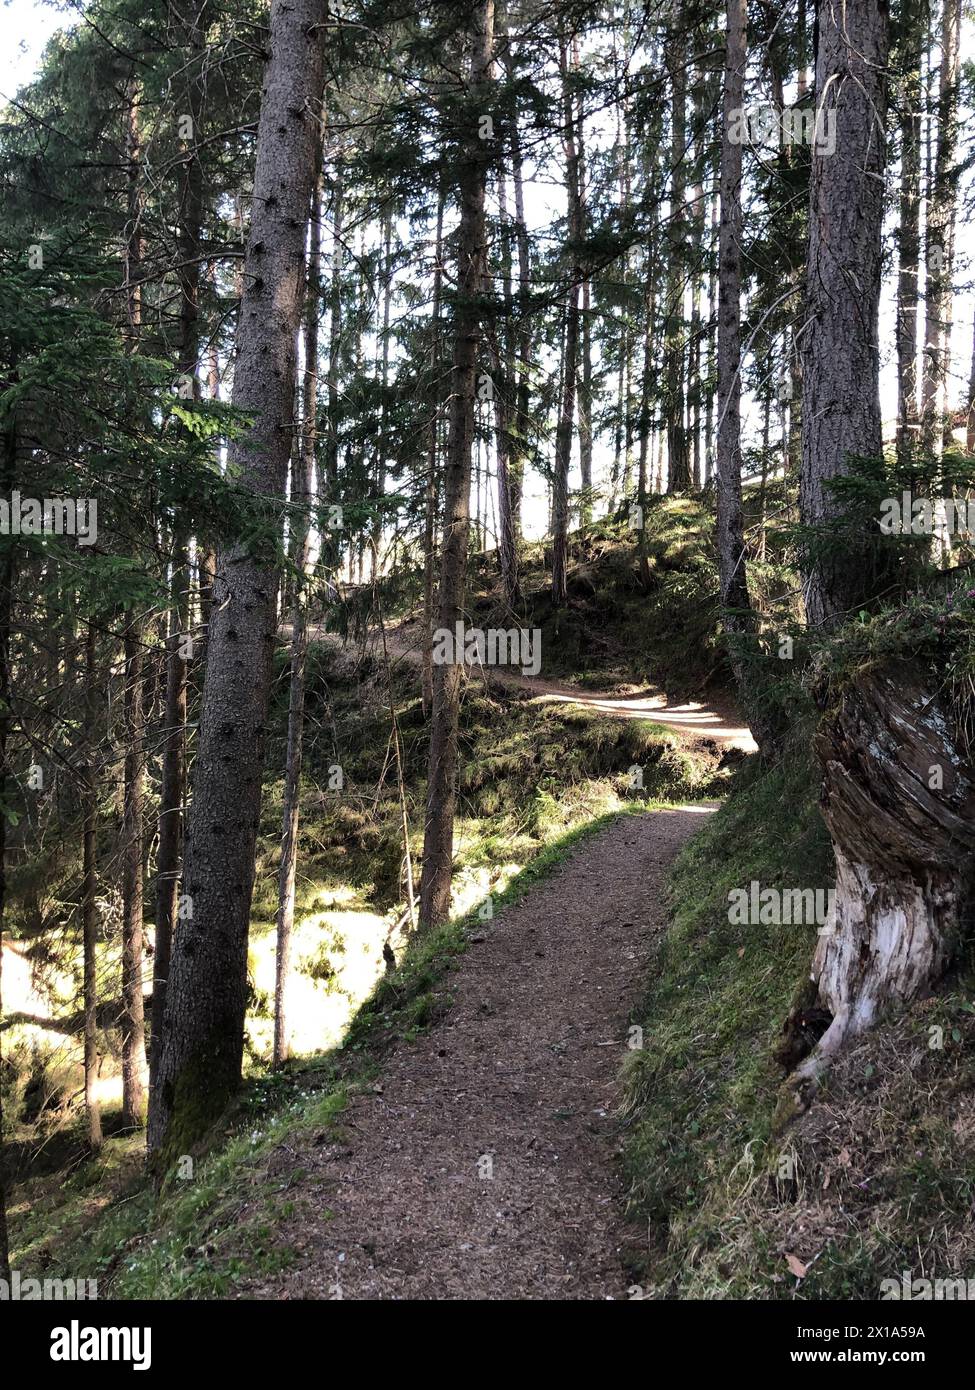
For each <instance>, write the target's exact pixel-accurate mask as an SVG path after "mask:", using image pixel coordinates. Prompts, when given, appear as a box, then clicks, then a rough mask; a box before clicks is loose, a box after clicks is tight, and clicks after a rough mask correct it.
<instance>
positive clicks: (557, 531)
mask: <svg viewBox="0 0 975 1390" xmlns="http://www.w3.org/2000/svg"><path fill="white" fill-rule="evenodd" d="M559 66H560V68H561V72H562V101H563V108H564V109H563V124H562V148H563V150H564V151H565V186H566V194H567V198H568V234H569V245H570V267H569V291H568V302H567V304H566V311H565V345H564V356H563V360H562V401H561V406H560V408H559V421H558V425H557V426H556V431H555V472H554V481H553V490H552V601H553V603H554V604H555V607H556V608H560V607H562V606H563V605H564V604H565V603H566V601H567V600H568V597H569V593H568V587H567V584H568V563H569V465H570V462H571V457H572V427H573V424H574V423H575V403H576V382H577V374H578V368H579V287H580V284H581V281H582V272H581V269H580V266H579V242H580V239H581V233H582V229H581V225H580V222H581V214H582V208H581V199H580V196H579V146H578V141H577V138H576V116H575V111H574V105H573V99H572V89H571V86H570V84H569V58H568V46H567V44H566V42H565V41H564V40H562V41H560V44H559Z"/></svg>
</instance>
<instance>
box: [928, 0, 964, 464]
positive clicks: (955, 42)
mask: <svg viewBox="0 0 975 1390" xmlns="http://www.w3.org/2000/svg"><path fill="white" fill-rule="evenodd" d="M960 23H961V5H960V3H959V0H944V4H943V6H942V23H941V67H940V71H939V76H938V145H937V152H936V154H935V160H934V177H933V178H932V180H931V191H930V197H929V199H928V212H927V224H926V234H927V244H926V247H925V260H926V262H927V278H926V281H925V288H924V376H923V380H922V383H921V441H922V444H923V446H924V450H925V453H926V454H928V455H930V456H933V457H934V458H940V457H941V453H942V450H943V447H944V432H945V421H946V417H947V413H948V401H947V394H948V368H949V365H950V360H951V308H952V304H951V300H952V294H951V282H952V264H953V261H954V240H955V182H956V172H955V168H954V163H955V147H956V145H957V141H958V51H959V37H960V32H959V30H960Z"/></svg>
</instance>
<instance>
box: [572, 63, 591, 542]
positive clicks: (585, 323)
mask: <svg viewBox="0 0 975 1390" xmlns="http://www.w3.org/2000/svg"><path fill="white" fill-rule="evenodd" d="M572 52H573V63H574V65H575V66H576V67H577V68H578V66H579V40H578V36H576V37H575V38H574V39H573V44H572ZM576 142H577V147H578V153H579V214H578V221H579V239H580V240H582V239H583V238H584V237H586V236H587V235H588V229H589V206H588V199H589V189H588V182H589V176H588V172H587V166H586V125H585V117H584V113H583V110H582V103H581V101H580V104H579V119H578V122H577V128H576ZM591 307H592V306H591V285H590V283H589V277H588V275H587V276H586V278H585V280H583V282H582V311H581V314H580V327H581V332H582V371H581V373H580V375H579V381H578V385H577V388H576V391H577V406H578V414H579V482H580V487H581V498H580V502H579V524H580V526H582V527H583V528H585V527H586V526H589V525H590V523H591V522H592V500H593V499H592V319H591Z"/></svg>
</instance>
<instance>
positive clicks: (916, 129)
mask: <svg viewBox="0 0 975 1390" xmlns="http://www.w3.org/2000/svg"><path fill="white" fill-rule="evenodd" d="M923 40H924V20H923V14H922V6H921V4H920V3H919V0H905V4H904V5H903V6H902V17H901V46H902V50H903V55H904V58H903V70H902V75H901V77H902V80H901V86H900V106H901V111H900V131H901V176H900V221H899V225H898V229H897V257H898V266H897V327H896V332H897V454H898V458H899V459H900V461H901V462H902V463H905V464H906V463H907V462H908V461H909V460H910V458H911V455H912V453H913V452H914V451H915V450H916V447H917V444H918V433H917V431H918V401H917V311H918V270H919V261H920V256H921V230H920V213H921V52H922V45H923Z"/></svg>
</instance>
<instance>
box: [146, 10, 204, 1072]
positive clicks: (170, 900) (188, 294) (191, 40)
mask: <svg viewBox="0 0 975 1390" xmlns="http://www.w3.org/2000/svg"><path fill="white" fill-rule="evenodd" d="M201 22H202V21H201V14H200V13H199V12H194V11H192V10H191V11H189V12H188V13H187V15H186V18H185V20H184V24H185V29H184V41H185V48H186V52H187V60H188V64H189V66H188V69H187V79H186V89H185V92H184V100H185V102H186V108H187V114H188V115H189V116H190V120H191V134H190V139H189V142H188V143H187V145H186V147H185V149H184V150H183V161H184V163H183V175H182V180H181V187H180V218H179V248H180V267H179V272H178V277H177V278H178V283H179V288H180V309H179V358H178V367H179V374H180V380H181V383H183V384H184V389H185V386H188V387H189V389H190V391H191V393H192V399H193V400H197V399H198V398H199V394H200V384H199V377H198V373H197V366H198V357H199V347H200V344H199V337H200V335H199V316H200V273H201V266H202V262H201V259H200V229H201V225H202V222H203V165H202V162H201V160H200V156H199V151H198V148H197V142H198V140H199V138H200V134H201V131H200V124H201V113H202V107H203V88H202V82H201V76H200V69H199V64H200V59H201V54H202V51H203V47H204V34H203V30H202V28H201ZM189 589H190V566H189V552H188V548H187V542H186V536H185V534H184V529H183V526H182V524H181V523H180V521H179V519H178V518H174V521H173V556H172V577H171V581H170V608H169V633H168V635H167V643H166V694H165V702H164V713H163V731H162V732H163V751H162V785H161V787H160V795H159V842H158V849H157V851H156V936H155V952H154V954H153V975H152V1025H151V1029H150V1067H149V1084H150V1089H151V1087H152V1086H153V1085H154V1084H155V1076H156V1072H157V1069H158V1066H159V1054H160V1050H161V1040H162V1020H163V1016H164V1014H165V1010H166V990H167V986H168V983H169V965H170V959H171V956H172V942H173V934H174V932H175V931H176V917H177V903H178V900H179V866H180V857H181V854H182V849H183V800H184V798H185V795H186V679H187V666H186V657H185V655H184V647H183V642H184V634H186V633H187V632H188V630H189V625H190V621H189V614H190V594H189ZM201 594H202V585H201ZM211 606H212V605H211Z"/></svg>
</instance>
